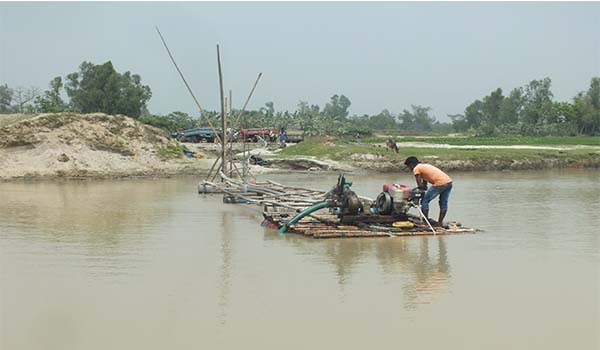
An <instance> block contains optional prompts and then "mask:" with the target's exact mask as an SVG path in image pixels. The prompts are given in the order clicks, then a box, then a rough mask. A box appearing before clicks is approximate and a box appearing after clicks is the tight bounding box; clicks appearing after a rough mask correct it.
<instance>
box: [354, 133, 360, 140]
mask: <svg viewBox="0 0 600 350" xmlns="http://www.w3.org/2000/svg"><path fill="white" fill-rule="evenodd" d="M354 142H356V143H360V133H359V132H357V133H356V135H354Z"/></svg>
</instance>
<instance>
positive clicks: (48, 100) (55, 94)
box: [35, 77, 68, 113]
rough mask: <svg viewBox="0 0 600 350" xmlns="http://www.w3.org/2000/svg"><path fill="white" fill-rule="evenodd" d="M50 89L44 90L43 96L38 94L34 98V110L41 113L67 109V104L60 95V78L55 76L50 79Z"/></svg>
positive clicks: (61, 85)
mask: <svg viewBox="0 0 600 350" xmlns="http://www.w3.org/2000/svg"><path fill="white" fill-rule="evenodd" d="M49 85H50V90H46V92H44V95H43V96H38V97H37V98H36V100H35V106H36V110H37V111H38V112H42V113H57V112H64V111H65V110H67V109H68V106H67V104H66V103H65V102H64V101H63V99H62V97H61V96H60V92H61V90H62V88H63V83H62V78H61V77H55V78H54V79H52V80H51V81H50V84H49Z"/></svg>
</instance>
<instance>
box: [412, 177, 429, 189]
mask: <svg viewBox="0 0 600 350" xmlns="http://www.w3.org/2000/svg"><path fill="white" fill-rule="evenodd" d="M415 179H417V187H419V188H420V189H422V190H427V181H425V180H423V177H422V176H421V174H417V175H415Z"/></svg>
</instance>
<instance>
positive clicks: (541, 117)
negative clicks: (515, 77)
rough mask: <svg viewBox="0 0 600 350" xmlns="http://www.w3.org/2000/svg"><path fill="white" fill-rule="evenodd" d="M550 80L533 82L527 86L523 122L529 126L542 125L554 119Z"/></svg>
mask: <svg viewBox="0 0 600 350" xmlns="http://www.w3.org/2000/svg"><path fill="white" fill-rule="evenodd" d="M551 85H552V81H551V80H550V78H544V79H541V80H532V81H531V82H530V83H529V84H527V86H525V101H524V105H523V113H522V121H523V122H524V123H525V124H528V125H532V126H533V125H540V124H543V123H544V122H551V121H553V119H554V109H553V106H554V104H553V103H552V98H553V97H554V95H553V94H552V91H551V90H550V86H551Z"/></svg>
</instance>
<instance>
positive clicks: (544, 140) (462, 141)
mask: <svg viewBox="0 0 600 350" xmlns="http://www.w3.org/2000/svg"><path fill="white" fill-rule="evenodd" d="M387 140H388V137H367V138H365V139H364V140H363V142H364V143H384V142H386V141H387ZM395 140H396V141H397V142H424V143H439V144H448V145H453V146H463V145H474V146H480V145H488V146H489V145H494V146H510V145H527V146H534V145H535V146H556V145H565V146H572V145H588V146H600V137H599V136H539V137H538V136H491V137H483V136H481V137H475V136H466V137H449V136H445V135H444V136H427V137H414V136H396V137H395Z"/></svg>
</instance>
